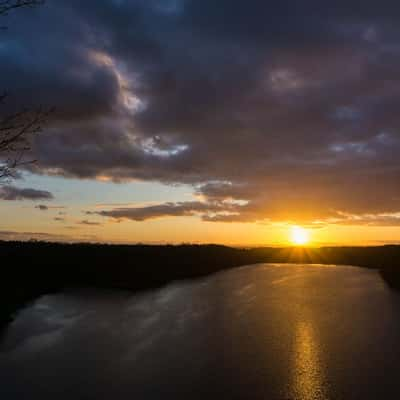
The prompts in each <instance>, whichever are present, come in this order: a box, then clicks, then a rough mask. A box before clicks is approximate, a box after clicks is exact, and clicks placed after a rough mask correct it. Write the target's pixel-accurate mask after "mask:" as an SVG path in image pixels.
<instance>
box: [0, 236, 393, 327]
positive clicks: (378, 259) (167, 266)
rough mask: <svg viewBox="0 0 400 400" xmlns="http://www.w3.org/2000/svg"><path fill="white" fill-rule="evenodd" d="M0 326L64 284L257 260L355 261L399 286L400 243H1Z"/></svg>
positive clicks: (151, 283)
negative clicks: (298, 245) (256, 245)
mask: <svg viewBox="0 0 400 400" xmlns="http://www.w3.org/2000/svg"><path fill="white" fill-rule="evenodd" d="M0 260H1V281H0V325H2V324H3V325H4V324H5V323H6V322H7V321H8V320H9V319H10V318H11V316H12V314H13V313H14V312H15V310H17V309H18V307H20V306H21V305H23V304H24V303H26V302H27V301H29V300H31V299H34V298H35V297H37V296H40V295H42V294H45V293H50V292H55V291H58V290H61V289H63V288H74V287H99V288H122V289H129V290H132V291H138V290H146V289H150V288H154V287H158V286H162V285H164V284H166V283H168V282H170V281H174V280H180V279H191V278H195V277H200V276H205V275H208V274H211V273H214V272H218V271H221V270H224V269H227V268H232V267H237V266H241V265H248V264H256V263H312V264H341V265H356V266H360V267H366V268H374V269H379V270H380V273H381V275H382V277H383V278H384V279H385V281H386V282H387V283H388V284H389V285H390V286H391V287H393V288H397V289H399V288H400V246H381V247H323V248H254V249H238V248H230V247H225V246H217V245H180V246H169V245H166V246H149V245H135V246H128V245H94V244H56V243H42V242H0Z"/></svg>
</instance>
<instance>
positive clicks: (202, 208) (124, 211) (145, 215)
mask: <svg viewBox="0 0 400 400" xmlns="http://www.w3.org/2000/svg"><path fill="white" fill-rule="evenodd" d="M227 211H230V212H235V211H236V207H234V206H232V205H231V204H228V203H226V204H224V203H221V202H213V203H205V202H200V201H187V202H178V203H171V202H168V203H163V204H157V205H151V206H145V207H127V208H114V209H112V210H103V211H96V212H92V211H89V212H87V214H89V215H91V214H97V215H101V216H103V217H110V218H114V219H129V220H132V221H146V220H149V219H155V218H164V217H183V216H193V215H199V216H202V217H203V218H206V216H209V218H211V216H212V215H218V214H219V213H226V212H227Z"/></svg>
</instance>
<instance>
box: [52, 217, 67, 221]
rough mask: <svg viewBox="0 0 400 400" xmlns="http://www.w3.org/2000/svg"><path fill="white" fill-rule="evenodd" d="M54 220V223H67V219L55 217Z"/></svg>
mask: <svg viewBox="0 0 400 400" xmlns="http://www.w3.org/2000/svg"><path fill="white" fill-rule="evenodd" d="M53 219H54V221H57V222H65V218H61V217H55V218H53Z"/></svg>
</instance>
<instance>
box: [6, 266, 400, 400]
mask: <svg viewBox="0 0 400 400" xmlns="http://www.w3.org/2000/svg"><path fill="white" fill-rule="evenodd" d="M399 367H400V297H399V295H398V294H397V293H395V292H393V291H391V290H390V289H389V288H387V287H386V286H385V284H384V283H383V281H382V280H381V278H380V277H379V275H378V274H377V272H376V271H371V270H367V269H361V268H356V267H346V266H309V265H271V264H260V265H255V266H249V267H243V268H238V269H234V270H230V271H227V272H223V273H220V274H217V275H214V276H211V277H208V278H206V279H203V280H198V281H194V282H180V283H176V284H172V285H170V286H168V287H165V288H163V289H160V290H154V291H151V292H147V293H142V294H139V295H137V294H136V295H132V294H131V293H126V292H117V291H90V290H87V291H79V292H78V291H73V292H72V291H71V292H64V293H61V294H57V295H51V296H44V297H42V298H40V299H38V300H37V301H36V302H35V303H34V304H32V305H30V306H29V307H27V308H26V309H24V310H22V311H21V312H20V313H19V314H18V316H17V318H16V320H15V321H14V322H13V323H12V324H11V325H10V326H9V328H8V330H7V331H6V333H5V335H4V337H3V339H2V342H1V344H0V399H2V400H8V399H44V400H47V399H52V400H53V399H77V400H81V399H114V400H118V399H150V400H152V399H191V398H194V399H206V398H207V399H214V398H216V399H244V398H247V399H380V398H382V399H384V398H387V399H389V398H400V369H399Z"/></svg>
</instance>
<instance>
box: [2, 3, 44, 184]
mask: <svg viewBox="0 0 400 400" xmlns="http://www.w3.org/2000/svg"><path fill="white" fill-rule="evenodd" d="M44 1H45V0H0V16H5V15H7V14H8V13H9V12H10V11H11V10H14V9H19V8H24V7H35V6H38V5H41V4H43V3H44ZM6 99H7V93H2V94H0V106H1V105H3V103H4V102H5V101H6ZM50 112H52V110H44V109H42V108H40V107H39V108H37V109H29V110H21V111H19V112H16V113H14V114H10V115H7V116H1V115H0V184H2V183H4V182H8V181H9V180H11V179H13V178H15V177H16V173H17V168H19V167H21V166H23V165H26V164H30V163H33V162H35V160H31V159H28V160H26V159H25V155H26V153H27V152H29V151H30V150H31V148H32V140H33V138H34V137H35V136H36V135H37V134H38V133H39V132H41V130H42V126H43V124H44V123H45V122H46V120H47V118H48V116H49V113H50Z"/></svg>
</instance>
